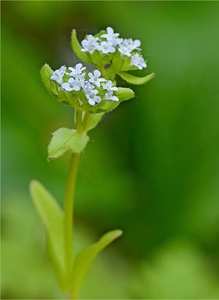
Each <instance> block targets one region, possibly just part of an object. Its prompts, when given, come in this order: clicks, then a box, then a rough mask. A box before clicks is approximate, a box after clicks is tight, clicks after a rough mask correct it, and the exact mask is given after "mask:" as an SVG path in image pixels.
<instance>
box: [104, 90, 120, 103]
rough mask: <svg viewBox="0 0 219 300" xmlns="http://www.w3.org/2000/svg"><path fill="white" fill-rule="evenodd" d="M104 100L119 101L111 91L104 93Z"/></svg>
mask: <svg viewBox="0 0 219 300" xmlns="http://www.w3.org/2000/svg"><path fill="white" fill-rule="evenodd" d="M105 100H112V101H119V98H118V97H116V96H114V95H113V91H109V92H107V93H106V94H105Z"/></svg>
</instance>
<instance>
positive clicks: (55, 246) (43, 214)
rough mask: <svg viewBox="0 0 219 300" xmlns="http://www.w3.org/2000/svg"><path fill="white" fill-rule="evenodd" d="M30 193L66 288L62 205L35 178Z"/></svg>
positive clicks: (56, 268) (54, 261)
mask: <svg viewBox="0 0 219 300" xmlns="http://www.w3.org/2000/svg"><path fill="white" fill-rule="evenodd" d="M30 193H31V197H32V200H33V203H34V205H35V208H36V210H37V212H38V214H39V216H40V218H41V220H42V222H43V225H44V227H45V230H46V233H47V241H48V246H49V249H48V250H49V254H50V257H51V260H52V262H53V266H54V269H55V274H56V277H57V281H58V283H59V285H60V288H61V289H62V290H63V291H64V290H65V277H64V271H65V261H64V257H65V256H64V254H65V250H64V215H63V211H62V209H61V208H60V206H59V205H58V204H57V202H56V200H55V199H54V198H53V196H52V195H51V194H50V193H49V192H48V191H47V190H46V189H45V188H44V186H43V185H42V184H41V183H40V182H38V181H36V180H33V181H32V182H31V184H30Z"/></svg>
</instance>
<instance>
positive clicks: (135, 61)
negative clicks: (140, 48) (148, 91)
mask: <svg viewBox="0 0 219 300" xmlns="http://www.w3.org/2000/svg"><path fill="white" fill-rule="evenodd" d="M130 66H136V67H137V68H138V69H140V70H142V69H143V68H146V67H147V65H146V63H145V61H144V59H143V57H142V56H141V55H139V54H138V53H136V54H134V55H133V56H132V58H131V62H130Z"/></svg>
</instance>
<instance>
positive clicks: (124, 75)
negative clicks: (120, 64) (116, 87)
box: [118, 72, 155, 85]
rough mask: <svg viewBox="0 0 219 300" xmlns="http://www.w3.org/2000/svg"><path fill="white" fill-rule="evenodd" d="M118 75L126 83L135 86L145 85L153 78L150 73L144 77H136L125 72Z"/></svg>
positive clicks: (152, 74)
mask: <svg viewBox="0 0 219 300" xmlns="http://www.w3.org/2000/svg"><path fill="white" fill-rule="evenodd" d="M118 75H119V76H120V77H121V78H122V79H124V80H125V81H127V82H128V83H131V84H135V85H141V84H145V83H147V82H148V81H150V80H151V79H152V78H153V77H154V76H155V74H154V73H151V74H149V75H147V76H145V77H137V76H134V75H131V74H129V73H126V72H119V73H118Z"/></svg>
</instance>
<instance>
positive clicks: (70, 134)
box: [48, 128, 89, 160]
mask: <svg viewBox="0 0 219 300" xmlns="http://www.w3.org/2000/svg"><path fill="white" fill-rule="evenodd" d="M88 141H89V137H88V136H87V135H86V134H85V133H78V132H77V130H75V129H68V128H59V129H58V130H56V131H55V132H54V133H53V136H52V139H51V141H50V143H49V146H48V160H50V159H56V158H59V157H60V156H62V155H64V154H65V153H66V152H68V151H72V152H73V153H80V152H82V151H83V150H84V148H85V147H86V145H87V142H88Z"/></svg>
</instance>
